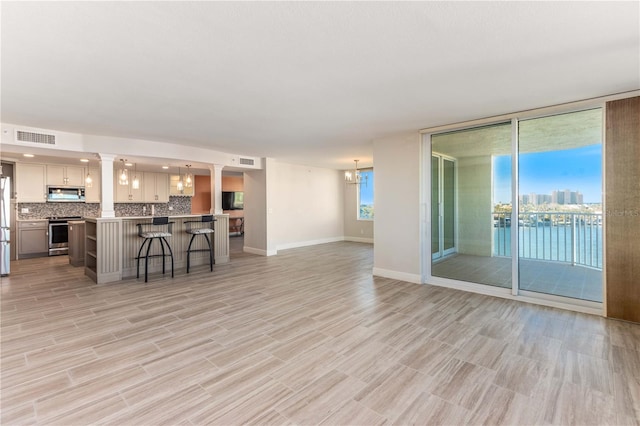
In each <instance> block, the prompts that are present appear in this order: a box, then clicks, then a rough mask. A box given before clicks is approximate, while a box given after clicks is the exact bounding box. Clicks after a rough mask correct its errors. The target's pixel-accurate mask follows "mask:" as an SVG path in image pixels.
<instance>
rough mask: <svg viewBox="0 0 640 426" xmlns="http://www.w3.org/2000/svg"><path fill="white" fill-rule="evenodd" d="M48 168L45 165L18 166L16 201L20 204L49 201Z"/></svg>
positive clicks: (25, 164) (23, 164)
mask: <svg viewBox="0 0 640 426" xmlns="http://www.w3.org/2000/svg"><path fill="white" fill-rule="evenodd" d="M46 177H47V166H46V165H44V164H27V163H17V164H16V199H17V201H18V202H19V203H44V202H46V201H47V186H46Z"/></svg>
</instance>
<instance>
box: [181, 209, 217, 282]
mask: <svg viewBox="0 0 640 426" xmlns="http://www.w3.org/2000/svg"><path fill="white" fill-rule="evenodd" d="M215 221H216V220H215V219H214V218H213V215H211V214H209V215H204V216H202V217H201V218H200V220H189V221H186V222H185V225H186V226H187V230H186V231H185V232H186V233H187V234H191V241H189V247H188V248H187V274H188V273H189V267H190V266H191V253H194V252H198V251H208V252H209V267H210V269H211V271H213V264H214V263H215V261H214V259H213V245H211V240H210V239H209V235H208V234H213V233H214V232H215V231H214V230H213V228H212V225H213V222H215ZM196 223H197V224H200V226H197V225H194V224H196ZM197 235H204V238H205V239H206V240H207V244H208V245H209V249H191V245H192V244H193V240H194V239H195V238H196V236H197Z"/></svg>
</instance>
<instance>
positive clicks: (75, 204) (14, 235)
mask: <svg viewBox="0 0 640 426" xmlns="http://www.w3.org/2000/svg"><path fill="white" fill-rule="evenodd" d="M71 161H77V162H78V163H79V164H69V163H71ZM139 166H140V167H139ZM153 168H156V169H158V171H154V170H153ZM173 168H175V169H176V170H175V171H173V170H172V169H173ZM1 172H2V173H1V174H2V192H1V193H0V195H1V198H0V207H1V209H0V211H1V214H0V225H1V229H2V233H1V234H0V247H1V249H2V252H1V253H0V254H1V256H2V257H1V258H0V259H1V264H2V275H3V276H7V275H9V274H10V272H11V261H15V260H22V259H30V258H36V257H45V256H65V257H66V258H68V261H69V264H70V265H71V266H73V267H84V268H85V270H86V275H88V276H89V277H90V278H92V279H93V280H94V281H95V282H98V283H101V282H111V281H115V280H120V279H123V278H129V277H130V276H131V263H132V261H134V258H135V254H134V255H133V258H132V259H128V257H131V256H130V253H131V252H132V251H135V250H134V249H136V248H137V246H139V244H140V241H139V238H138V236H137V233H136V231H135V224H136V223H138V222H145V221H148V220H150V219H151V218H152V217H154V216H155V217H157V216H169V217H171V219H172V221H178V222H179V224H180V225H182V224H183V223H184V222H185V221H186V220H188V219H190V218H191V219H192V218H194V217H199V216H200V215H202V214H208V213H209V211H210V208H211V202H210V197H211V195H210V194H211V189H210V177H209V176H203V175H200V176H197V175H194V174H193V171H192V169H191V166H190V165H186V166H185V167H184V168H181V167H179V166H178V167H169V166H167V165H158V164H155V165H138V164H136V163H130V162H128V161H127V160H125V159H122V160H121V161H120V162H118V163H117V167H116V168H115V169H114V173H113V175H114V182H113V194H114V195H113V196H114V200H113V201H114V204H113V205H114V210H115V216H116V217H115V218H101V217H100V201H101V199H100V198H101V193H100V188H101V182H100V176H101V173H100V164H99V162H98V161H97V160H95V159H91V160H89V159H67V160H66V164H60V161H57V162H56V163H49V162H44V161H43V162H42V163H40V162H33V160H31V161H28V162H27V161H24V162H22V161H17V162H12V161H5V157H4V155H3V161H2V170H1ZM176 172H177V173H176ZM200 172H202V171H200ZM203 178H206V181H205V179H203ZM196 181H199V183H200V188H199V191H197V190H196ZM194 200H195V202H194ZM207 200H208V202H207ZM233 213H234V214H236V215H237V214H238V212H237V211H234V212H233ZM216 218H217V221H216V244H215V246H216V262H217V263H224V262H228V260H229V254H228V247H229V244H228V238H229V220H228V214H226V212H225V213H223V214H220V215H216ZM106 223H110V224H111V225H106ZM114 223H115V224H116V225H115V227H114ZM234 223H235V222H234ZM103 226H106V228H103ZM101 229H104V230H106V229H108V230H109V231H108V232H102V233H101V232H100V230H101ZM114 230H117V231H116V232H115V233H114ZM174 230H175V231H174V232H175V233H176V235H174V238H173V240H172V241H174V242H175V243H176V245H177V246H176V247H175V249H176V251H177V252H179V251H182V245H183V244H182V241H183V240H184V238H183V236H182V235H181V234H182V233H183V232H182V231H183V227H182V226H177V227H175V228H174ZM176 231H177V232H176ZM116 234H117V235H116ZM98 238H99V239H100V240H101V241H96V239H98ZM107 240H113V241H115V242H116V246H117V248H119V249H118V250H117V253H114V252H110V253H107V252H105V248H106V247H112V246H113V245H109V244H107V243H106V241H107ZM224 240H227V242H226V243H225V242H224ZM113 241H112V243H113ZM123 241H124V242H126V246H127V247H126V249H124V250H122V244H123ZM96 243H97V244H96ZM178 246H179V247H178ZM100 248H102V250H101V249H100ZM101 251H102V252H101ZM123 256H125V257H123ZM182 257H183V256H182V255H181V253H178V256H177V265H176V267H181V266H183V265H182V263H184V262H182ZM114 258H116V259H117V262H116V263H117V264H118V265H119V266H118V268H117V271H116V273H115V274H114V271H113V268H112V267H107V266H106V263H107V262H110V261H111V260H113V259H114ZM200 258H201V259H200ZM199 260H202V262H204V260H206V259H205V257H204V256H196V259H195V262H196V263H195V264H196V265H197V264H198V263H199ZM123 265H124V266H123ZM101 267H107V269H109V268H111V269H109V273H101V272H100V269H101ZM158 268H159V265H158V262H157V261H154V262H151V271H154V270H156V269H158ZM103 269H104V268H103ZM134 276H135V275H134Z"/></svg>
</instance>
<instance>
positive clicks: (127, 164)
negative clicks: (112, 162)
mask: <svg viewBox="0 0 640 426" xmlns="http://www.w3.org/2000/svg"><path fill="white" fill-rule="evenodd" d="M124 165H125V166H127V167H131V166H133V163H124Z"/></svg>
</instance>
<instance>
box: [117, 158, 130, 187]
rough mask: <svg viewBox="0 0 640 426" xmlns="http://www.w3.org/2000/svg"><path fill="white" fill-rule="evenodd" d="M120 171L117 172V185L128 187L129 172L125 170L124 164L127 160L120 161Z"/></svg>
mask: <svg viewBox="0 0 640 426" xmlns="http://www.w3.org/2000/svg"><path fill="white" fill-rule="evenodd" d="M120 161H121V162H122V169H120V170H119V171H118V185H129V171H128V170H127V169H126V165H125V162H126V161H127V160H123V159H120Z"/></svg>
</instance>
